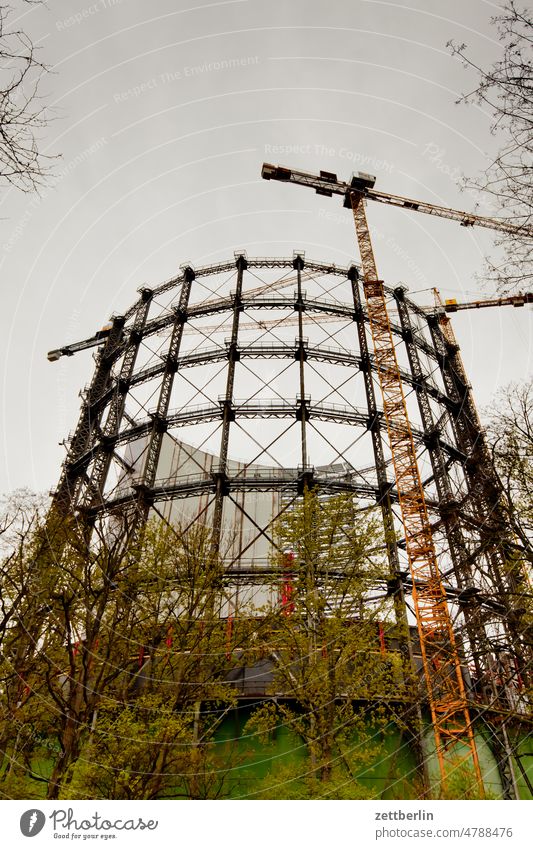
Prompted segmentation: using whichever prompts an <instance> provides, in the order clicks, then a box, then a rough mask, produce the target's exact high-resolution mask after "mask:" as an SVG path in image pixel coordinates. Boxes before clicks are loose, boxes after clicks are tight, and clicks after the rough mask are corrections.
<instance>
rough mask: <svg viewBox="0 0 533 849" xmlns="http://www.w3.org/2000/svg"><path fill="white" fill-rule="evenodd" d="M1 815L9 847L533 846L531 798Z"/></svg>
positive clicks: (98, 807)
mask: <svg viewBox="0 0 533 849" xmlns="http://www.w3.org/2000/svg"><path fill="white" fill-rule="evenodd" d="M1 812H2V830H1V832H0V836H1V844H2V846H4V847H6V849H11V847H20V846H24V847H30V846H31V847H33V849H40V848H41V847H48V846H56V847H57V846H61V845H62V844H66V845H67V846H69V847H71V846H72V844H79V845H82V844H83V845H85V846H86V845H87V844H92V845H97V846H103V845H104V844H105V845H107V846H116V847H117V849H126V847H130V846H133V847H137V846H144V847H153V846H156V847H158V849H167V847H180V849H181V847H186V849H204V847H216V849H224V847H228V849H241V847H242V849H250V847H253V849H285V847H287V849H300V847H302V846H305V849H315V847H316V849H329V847H332V849H333V847H341V849H352V848H353V849H367V847H370V846H375V847H377V849H389V847H391V849H392V847H398V849H399V848H400V847H403V846H408V847H412V849H425V847H433V849H436V847H445V846H449V847H450V849H451V847H452V846H454V849H455V847H457V849H460V847H464V849H467V847H468V849H470V847H472V846H485V847H489V846H490V847H492V849H495V847H501V849H511V847H512V848H513V849H515V847H516V849H522V847H524V849H525V847H531V846H533V829H532V827H531V817H532V808H531V803H528V802H501V801H500V802H494V801H491V802H455V801H454V802H452V801H450V802H425V801H420V802H413V801H405V802H402V801H396V802H367V801H364V802H360V801H353V802H352V801H338V802H336V801H317V802H307V801H301V802H283V801H272V802H269V801H261V802H254V801H245V802H238V801H209V802H204V801H194V802H189V801H183V802H176V801H155V802H151V801H135V802H129V801H85V800H84V801H73V802H68V801H59V802H48V801H37V802H36V801H31V800H30V801H20V800H16V801H15V800H4V801H3V802H2V803H1ZM528 820H529V822H528Z"/></svg>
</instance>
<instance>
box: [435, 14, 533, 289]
mask: <svg viewBox="0 0 533 849" xmlns="http://www.w3.org/2000/svg"><path fill="white" fill-rule="evenodd" d="M492 23H493V24H494V26H496V28H497V31H498V38H499V41H500V43H501V45H502V48H503V57H502V58H501V59H499V60H498V61H496V62H495V63H494V64H493V65H492V66H491V67H490V68H488V69H484V68H482V67H480V66H479V65H478V64H477V63H476V62H475V61H474V60H473V59H472V58H471V57H470V55H469V53H468V48H467V45H466V44H455V43H453V42H449V45H448V46H450V47H451V49H452V52H453V54H454V55H456V56H459V57H460V58H461V59H462V61H463V63H464V66H465V67H466V68H470V69H473V70H475V71H476V72H477V73H478V74H479V84H478V86H477V87H476V88H475V89H474V90H473V91H471V92H470V93H468V94H465V95H463V96H462V97H461V98H460V100H459V101H458V103H461V102H463V103H479V104H483V105H485V106H488V107H489V109H490V111H491V113H492V116H493V122H492V127H491V130H492V133H493V134H495V135H500V136H502V137H503V146H502V147H501V149H500V151H499V153H498V155H497V156H496V158H495V159H494V161H493V162H491V163H490V164H489V165H488V167H487V168H486V169H485V170H484V171H483V172H482V173H481V174H480V175H479V176H477V177H466V178H465V179H464V181H463V187H464V188H465V189H468V190H474V191H480V192H481V193H483V194H484V195H485V196H488V198H489V199H490V201H491V203H492V205H493V206H494V210H495V211H497V212H498V213H500V214H501V213H504V214H505V215H506V217H507V219H508V220H509V221H512V222H513V223H515V224H520V225H521V224H531V221H532V214H533V162H532V152H533V65H532V58H531V57H532V45H533V15H532V14H531V11H530V10H529V9H527V8H524V9H522V8H520V7H519V6H518V5H517V3H516V2H515V0H507V2H506V3H504V5H503V6H502V14H501V15H498V16H497V17H494V18H493V19H492ZM496 244H497V246H498V247H500V248H501V249H502V252H501V257H500V258H499V259H498V260H493V259H489V260H488V261H487V270H488V275H489V280H490V282H491V284H492V285H494V284H495V285H496V286H497V288H498V289H499V290H500V291H502V292H511V291H520V290H522V291H523V290H526V289H528V288H530V287H531V281H532V279H533V245H532V243H531V240H530V239H527V238H525V237H521V236H518V235H516V236H510V235H505V236H501V237H499V238H498V241H497V242H496Z"/></svg>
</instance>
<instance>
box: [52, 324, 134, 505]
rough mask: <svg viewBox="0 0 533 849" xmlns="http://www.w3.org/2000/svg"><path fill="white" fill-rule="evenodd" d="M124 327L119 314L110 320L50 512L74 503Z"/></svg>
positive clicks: (99, 418) (98, 421)
mask: <svg viewBox="0 0 533 849" xmlns="http://www.w3.org/2000/svg"><path fill="white" fill-rule="evenodd" d="M123 327H124V318H123V317H122V316H117V317H116V318H114V319H113V326H112V328H111V331H110V333H109V336H108V337H107V340H106V343H105V345H104V346H103V348H102V349H101V350H100V352H99V353H98V354H97V357H96V368H95V371H94V375H93V379H92V381H91V383H90V386H89V388H88V389H87V392H86V394H85V397H84V399H83V404H82V408H81V413H80V418H79V420H78V424H77V426H76V430H75V431H74V435H73V436H72V439H71V441H70V446H69V450H68V453H67V456H66V459H65V462H64V463H63V469H62V472H61V477H60V479H59V483H58V485H57V488H56V490H55V492H54V495H53V497H52V505H51V512H55V513H59V514H60V515H68V514H69V513H72V512H73V511H74V509H75V507H76V505H77V499H78V495H79V490H80V486H81V483H82V480H83V478H84V476H85V472H86V470H87V467H88V465H89V463H90V461H91V460H92V457H93V454H92V448H93V447H94V445H95V441H96V440H95V436H96V429H97V427H98V425H99V423H100V420H101V417H102V413H103V410H104V407H105V405H104V403H103V402H102V398H103V396H104V395H105V393H106V392H107V390H108V389H109V387H110V385H111V369H112V367H113V363H114V362H115V360H116V359H117V358H118V356H119V354H120V349H121V342H122V337H123Z"/></svg>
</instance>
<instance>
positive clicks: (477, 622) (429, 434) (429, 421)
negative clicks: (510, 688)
mask: <svg viewBox="0 0 533 849" xmlns="http://www.w3.org/2000/svg"><path fill="white" fill-rule="evenodd" d="M394 299H395V301H396V306H397V308H398V315H399V318H400V325H401V328H402V337H403V340H404V343H405V347H406V351H407V357H408V360H409V368H410V370H411V374H412V376H413V385H414V387H415V391H416V398H417V402H418V409H419V411H420V418H421V420H422V427H423V430H424V443H425V445H426V448H427V450H428V453H429V457H430V461H431V468H432V470H433V477H434V480H435V486H436V488H437V494H438V497H439V507H438V509H439V514H440V516H441V519H442V522H443V525H444V529H445V532H446V539H447V541H448V544H449V547H450V555H451V559H452V565H453V568H454V573H455V577H456V580H457V585H458V586H459V587H460V588H462V589H465V588H466V587H469V586H470V585H471V583H472V570H471V569H470V566H469V562H468V552H467V546H466V543H465V540H464V537H463V533H462V528H461V523H460V521H459V512H458V510H459V505H458V503H457V501H456V499H455V497H454V494H453V492H452V489H451V486H450V480H449V475H448V468H447V465H446V458H445V456H444V452H443V450H442V447H441V445H440V441H439V437H440V432H439V430H438V429H437V427H436V425H435V420H434V418H433V412H432V409H431V404H430V401H429V395H428V392H427V387H426V379H425V375H424V373H423V371H422V365H421V363H420V356H419V353H418V347H417V345H416V343H415V339H414V333H413V327H412V324H411V317H410V314H409V308H408V305H407V303H406V299H405V291H404V289H403V288H402V287H398V288H396V289H395V290H394ZM472 604H473V607H472V614H473V615H472V616H471V615H470V613H469V610H468V608H466V607H465V608H464V609H463V614H464V617H465V621H466V626H467V633H468V638H469V640H470V642H471V644H472V657H473V661H474V664H475V667H476V673H477V675H478V676H481V674H482V668H481V665H480V655H481V654H486V653H487V651H488V649H487V645H486V635H485V639H483V637H484V625H483V622H482V621H481V617H480V610H479V604H477V605H476V600H475V598H473V602H472ZM475 607H477V610H475ZM470 620H471V621H470Z"/></svg>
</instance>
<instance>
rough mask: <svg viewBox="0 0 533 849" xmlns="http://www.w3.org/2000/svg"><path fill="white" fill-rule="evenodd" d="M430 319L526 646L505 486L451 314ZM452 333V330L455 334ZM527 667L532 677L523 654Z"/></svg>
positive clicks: (482, 524) (489, 539) (489, 537)
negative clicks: (502, 488) (500, 482)
mask: <svg viewBox="0 0 533 849" xmlns="http://www.w3.org/2000/svg"><path fill="white" fill-rule="evenodd" d="M428 324H429V328H430V332H431V336H432V339H433V344H434V346H435V350H436V352H437V354H438V361H439V366H440V370H441V374H442V379H443V381H444V385H445V387H446V391H447V393H448V394H449V396H450V397H451V398H452V400H454V401H455V403H456V409H457V412H456V413H455V415H452V416H451V420H452V427H453V429H454V433H455V436H456V439H457V444H458V445H460V446H461V447H462V449H463V450H464V451H465V453H466V454H467V455H468V459H467V462H466V464H465V473H466V479H467V483H468V485H469V489H470V493H471V504H472V508H473V510H474V513H475V515H477V519H478V522H479V537H480V543H481V546H482V549H483V550H484V551H485V552H486V553H487V555H488V561H489V564H490V567H491V574H492V578H493V580H494V584H495V588H496V590H497V591H498V595H499V600H500V601H502V602H503V603H504V604H505V606H506V608H507V611H508V625H509V630H510V632H511V634H512V635H513V638H514V639H515V641H516V642H515V648H516V647H518V646H522V636H521V635H522V634H523V633H524V630H523V628H522V627H521V622H520V611H519V610H517V608H516V606H515V604H514V603H513V596H516V595H518V594H520V592H521V591H525V590H526V587H525V583H524V578H523V575H522V574H521V573H520V571H519V569H517V568H516V567H514V568H511V569H509V567H508V562H509V560H510V557H509V553H510V552H509V546H506V541H507V540H508V539H509V536H510V532H509V529H508V527H507V525H506V522H505V519H504V517H503V515H502V509H501V504H500V490H499V486H498V482H497V479H496V474H495V472H494V467H493V464H492V457H491V455H490V451H489V449H488V447H487V444H486V441H485V436H484V433H483V429H482V427H481V423H480V421H479V417H478V413H477V409H476V405H475V402H474V398H473V396H472V392H471V390H470V384H469V382H468V378H467V376H466V373H465V370H464V366H463V363H462V360H461V356H460V353H459V351H460V348H459V345H458V344H457V342H456V340H455V337H454V336H453V331H452V330H451V326H450V323H449V319H448V317H447V316H443V317H439V316H438V315H428ZM450 334H451V335H450ZM519 660H520V661H521V668H522V669H523V670H524V677H527V675H526V674H525V673H526V670H525V668H524V661H523V659H521V658H519Z"/></svg>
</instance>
